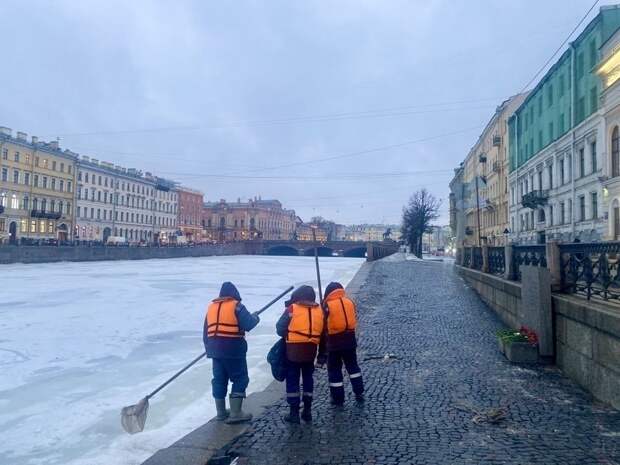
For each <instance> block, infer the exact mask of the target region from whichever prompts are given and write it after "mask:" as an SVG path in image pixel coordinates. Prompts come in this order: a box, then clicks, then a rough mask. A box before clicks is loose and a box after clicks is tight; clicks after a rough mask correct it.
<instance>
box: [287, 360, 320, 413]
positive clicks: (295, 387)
mask: <svg viewBox="0 0 620 465" xmlns="http://www.w3.org/2000/svg"><path fill="white" fill-rule="evenodd" d="M313 374H314V363H313V362H305V363H297V362H291V361H288V362H287V364H286V401H287V402H288V403H289V405H292V406H294V407H298V406H299V404H300V402H301V398H300V397H301V389H300V388H299V379H300V378H301V379H302V382H303V398H304V403H311V402H312V392H313V390H314V379H313V377H312V376H313Z"/></svg>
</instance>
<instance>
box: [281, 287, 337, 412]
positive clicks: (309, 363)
mask: <svg viewBox="0 0 620 465" xmlns="http://www.w3.org/2000/svg"><path fill="white" fill-rule="evenodd" d="M315 299H316V295H315V293H314V289H312V288H311V287H310V286H300V287H299V288H297V289H296V290H295V291H294V292H293V294H292V295H291V299H290V300H288V301H287V302H286V304H285V305H286V310H285V311H284V313H283V314H282V316H281V317H280V319H279V320H278V323H277V324H276V329H277V332H278V335H279V336H281V337H283V338H285V340H286V359H287V368H286V400H287V402H288V404H289V414H288V415H287V416H286V417H285V418H284V419H285V420H286V421H288V422H290V423H299V422H300V421H299V409H300V405H301V398H303V403H304V409H303V412H302V414H301V418H302V419H303V420H304V421H306V422H310V421H312V411H311V409H312V395H313V391H314V379H313V375H314V361H315V358H316V356H317V349H318V347H319V344H321V339H322V337H323V328H324V318H325V315H324V312H323V310H322V309H321V306H320V305H319V304H318V303H316V302H315ZM300 378H301V379H302V381H303V395H302V389H300V383H299V380H300Z"/></svg>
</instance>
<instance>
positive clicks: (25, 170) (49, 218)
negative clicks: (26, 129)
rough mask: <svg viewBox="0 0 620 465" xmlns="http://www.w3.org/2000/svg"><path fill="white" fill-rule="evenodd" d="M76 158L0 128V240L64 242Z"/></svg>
mask: <svg viewBox="0 0 620 465" xmlns="http://www.w3.org/2000/svg"><path fill="white" fill-rule="evenodd" d="M76 160H77V155H76V154H74V153H73V152H70V151H68V150H64V151H62V150H60V148H59V147H58V142H56V141H53V142H49V143H46V142H39V141H38V139H37V138H36V137H34V136H33V137H32V138H31V140H30V141H28V138H27V135H26V134H25V133H23V132H18V133H17V134H16V136H15V137H13V135H12V131H11V129H9V128H5V127H0V241H6V242H9V243H17V242H18V241H20V240H21V241H22V242H27V241H28V240H45V239H57V240H61V241H62V240H69V239H71V238H72V237H71V235H72V233H73V223H74V220H73V208H74V186H75V171H76V170H75V163H76Z"/></svg>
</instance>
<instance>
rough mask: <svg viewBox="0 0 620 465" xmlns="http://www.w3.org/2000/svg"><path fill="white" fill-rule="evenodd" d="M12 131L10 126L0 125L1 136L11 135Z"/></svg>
mask: <svg viewBox="0 0 620 465" xmlns="http://www.w3.org/2000/svg"><path fill="white" fill-rule="evenodd" d="M12 132H13V131H12V130H11V128H6V127H4V126H0V134H2V135H3V136H9V137H11V134H12Z"/></svg>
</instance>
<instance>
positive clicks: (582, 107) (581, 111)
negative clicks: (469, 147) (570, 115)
mask: <svg viewBox="0 0 620 465" xmlns="http://www.w3.org/2000/svg"><path fill="white" fill-rule="evenodd" d="M585 113H586V98H585V97H580V98H579V99H578V100H577V120H578V121H582V120H583V119H584V118H585Z"/></svg>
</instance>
